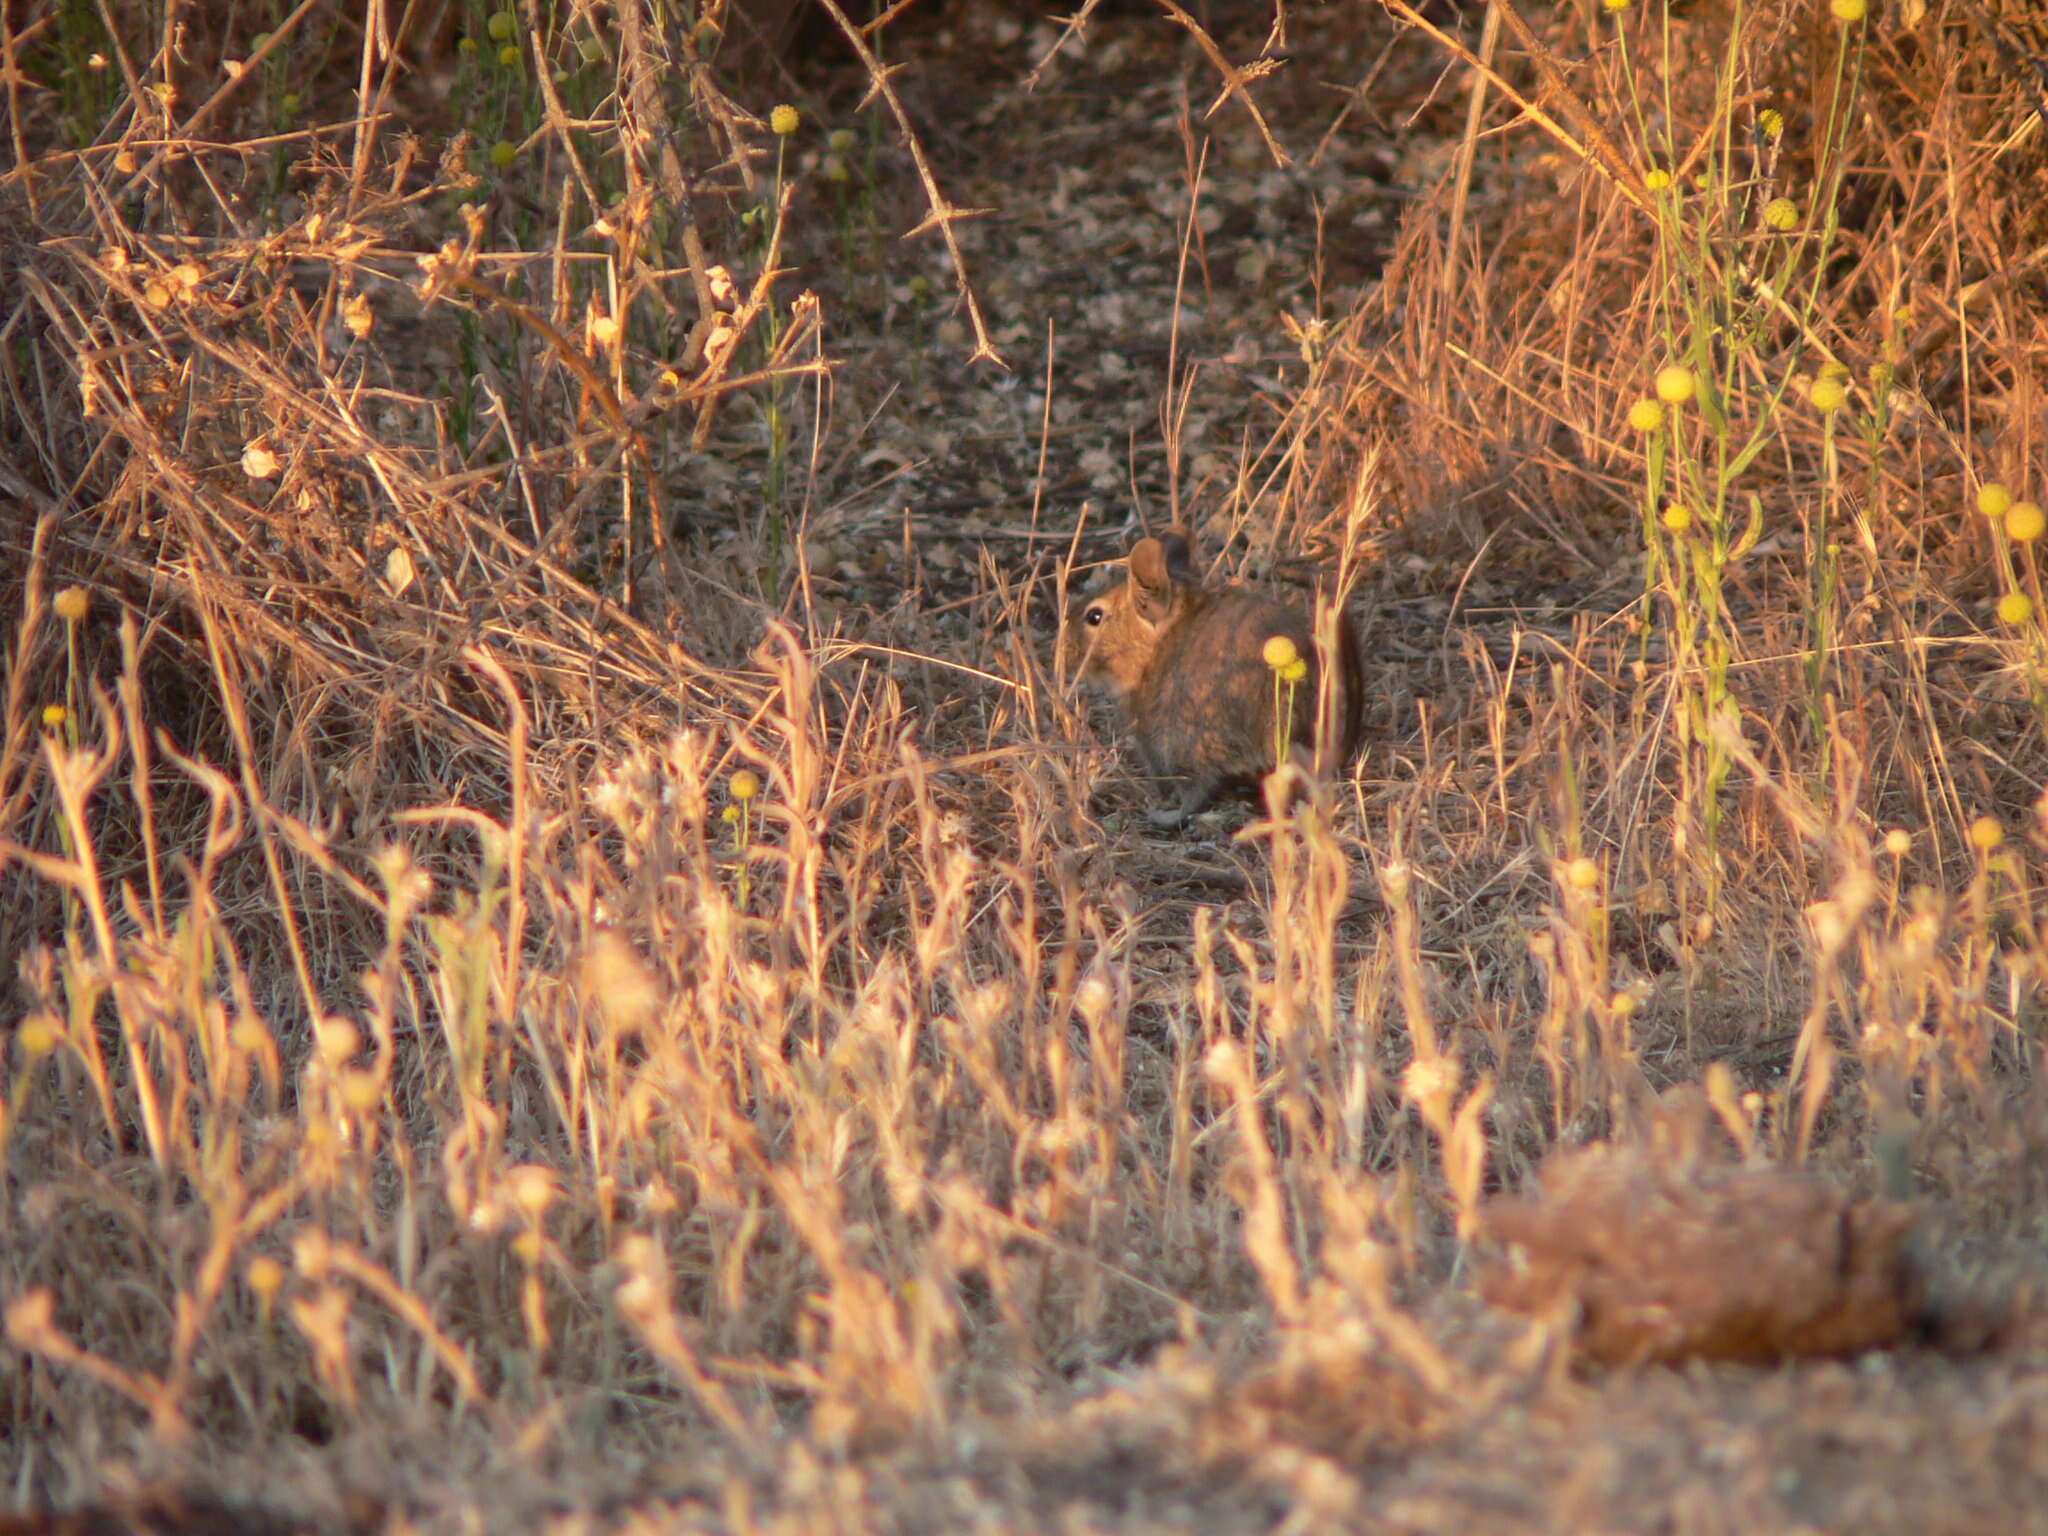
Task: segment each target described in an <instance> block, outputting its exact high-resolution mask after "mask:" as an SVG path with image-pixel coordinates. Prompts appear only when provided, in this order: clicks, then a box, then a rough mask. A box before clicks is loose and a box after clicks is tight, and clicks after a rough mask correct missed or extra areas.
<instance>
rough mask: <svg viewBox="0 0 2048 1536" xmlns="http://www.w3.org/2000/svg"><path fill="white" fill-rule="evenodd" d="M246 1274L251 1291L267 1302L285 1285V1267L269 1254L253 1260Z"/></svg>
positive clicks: (258, 1256) (263, 1254)
mask: <svg viewBox="0 0 2048 1536" xmlns="http://www.w3.org/2000/svg"><path fill="white" fill-rule="evenodd" d="M244 1273H245V1274H246V1275H247V1276H248V1279H249V1289H250V1290H252V1291H254V1292H255V1293H256V1294H257V1295H258V1296H261V1297H262V1298H263V1299H264V1300H266V1301H268V1300H269V1299H270V1298H271V1297H273V1296H275V1295H276V1294H277V1293H278V1290H279V1289H280V1288H281V1287H282V1286H283V1285H284V1266H283V1265H282V1264H280V1263H278V1262H277V1260H275V1259H273V1258H272V1257H271V1256H270V1255H269V1254H267V1253H259V1254H257V1255H256V1257H255V1258H253V1259H251V1260H250V1261H249V1267H248V1269H247V1270H245V1271H244Z"/></svg>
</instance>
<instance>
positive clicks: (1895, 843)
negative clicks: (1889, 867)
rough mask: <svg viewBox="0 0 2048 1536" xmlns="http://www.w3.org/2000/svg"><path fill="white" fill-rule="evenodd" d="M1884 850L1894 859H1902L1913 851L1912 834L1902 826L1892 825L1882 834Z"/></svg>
mask: <svg viewBox="0 0 2048 1536" xmlns="http://www.w3.org/2000/svg"><path fill="white" fill-rule="evenodd" d="M1884 851H1885V852H1886V853H1888V854H1890V855H1891V856H1892V857H1893V858H1895V859H1903V858H1904V857H1905V856H1906V855H1907V854H1909V853H1911V852H1912V851H1913V834H1912V833H1910V832H1908V831H1907V830H1906V829H1905V828H1904V827H1893V828H1892V829H1891V831H1889V832H1887V833H1885V835H1884Z"/></svg>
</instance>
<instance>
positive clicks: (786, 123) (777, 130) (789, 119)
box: [768, 101, 804, 139]
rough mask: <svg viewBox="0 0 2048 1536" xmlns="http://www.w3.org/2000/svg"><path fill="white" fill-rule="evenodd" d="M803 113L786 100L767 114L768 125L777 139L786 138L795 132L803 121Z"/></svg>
mask: <svg viewBox="0 0 2048 1536" xmlns="http://www.w3.org/2000/svg"><path fill="white" fill-rule="evenodd" d="M803 120H804V119H803V114H802V113H801V112H799V111H797V109H796V108H795V107H792V106H791V105H790V104H789V103H788V102H786V101H785V102H782V103H780V104H779V105H777V107H776V108H775V110H774V111H773V112H770V113H769V114H768V127H769V128H770V129H771V130H772V131H773V132H774V134H775V137H777V138H778V139H786V138H788V137H789V136H790V135H791V134H792V133H795V132H796V131H797V129H798V127H799V126H801V124H802V123H803Z"/></svg>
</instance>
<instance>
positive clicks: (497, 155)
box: [491, 139, 519, 171]
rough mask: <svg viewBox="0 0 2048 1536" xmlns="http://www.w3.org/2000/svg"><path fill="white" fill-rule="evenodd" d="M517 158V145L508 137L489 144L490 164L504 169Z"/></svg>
mask: <svg viewBox="0 0 2048 1536" xmlns="http://www.w3.org/2000/svg"><path fill="white" fill-rule="evenodd" d="M518 158H519V146H518V145H517V144H514V143H513V142H512V141H511V140H510V139H500V140H498V142H497V143H495V144H493V145H492V146H491V164H493V165H495V166H496V167H497V168H498V169H499V170H501V171H502V170H504V169H505V168H506V167H507V166H509V165H511V163H512V162H513V161H514V160H517V159H518Z"/></svg>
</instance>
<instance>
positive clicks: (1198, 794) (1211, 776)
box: [1145, 773, 1224, 831]
mask: <svg viewBox="0 0 2048 1536" xmlns="http://www.w3.org/2000/svg"><path fill="white" fill-rule="evenodd" d="M1223 780H1224V775H1223V774H1220V773H1198V774H1196V775H1195V776H1194V777H1193V778H1191V779H1189V780H1188V782H1187V787H1186V788H1185V789H1183V790H1182V791H1181V792H1180V803H1179V804H1177V805H1175V806H1174V807H1173V809H1172V810H1161V811H1147V812H1146V813H1145V819H1146V820H1147V821H1149V822H1151V823H1152V825H1153V826H1155V827H1158V828H1160V829H1161V830H1162V831H1171V830H1173V829H1174V828H1176V827H1180V826H1185V825H1186V824H1187V820H1188V818H1189V817H1190V816H1193V815H1194V814H1195V813H1196V812H1197V811H1201V810H1205V809H1207V808H1208V805H1209V802H1210V801H1211V800H1214V799H1215V798H1216V791H1217V790H1219V789H1221V788H1222V787H1223Z"/></svg>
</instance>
